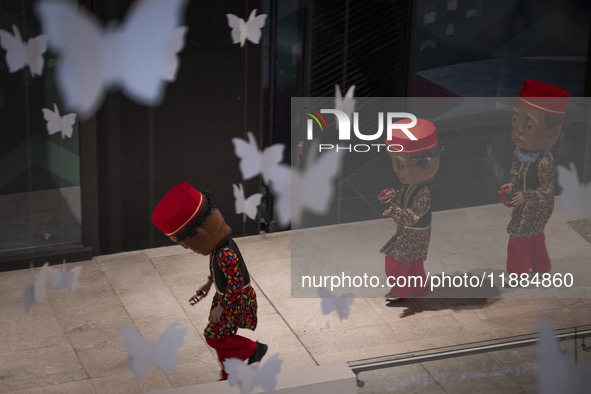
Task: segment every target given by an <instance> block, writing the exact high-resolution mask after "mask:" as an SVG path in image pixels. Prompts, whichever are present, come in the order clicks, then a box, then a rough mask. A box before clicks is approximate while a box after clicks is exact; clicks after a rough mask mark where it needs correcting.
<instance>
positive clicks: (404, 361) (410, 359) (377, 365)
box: [347, 327, 591, 375]
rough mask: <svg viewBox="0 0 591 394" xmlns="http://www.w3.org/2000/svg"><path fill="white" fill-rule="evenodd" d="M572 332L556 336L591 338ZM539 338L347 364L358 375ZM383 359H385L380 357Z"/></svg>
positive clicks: (529, 342)
mask: <svg viewBox="0 0 591 394" xmlns="http://www.w3.org/2000/svg"><path fill="white" fill-rule="evenodd" d="M568 330H573V331H572V332H567V333H563V334H557V335H555V338H557V339H559V340H561V341H563V340H569V339H577V338H586V337H590V336H591V329H585V330H582V331H577V327H572V328H569V329H568ZM538 341H539V338H537V337H536V338H528V339H521V340H515V341H508V342H501V343H495V344H488V345H478V346H473V347H468V348H464V349H455V350H445V351H440V352H435V353H431V354H424V355H416V354H412V355H409V356H407V357H400V358H396V359H391V360H378V358H370V359H364V360H356V361H349V362H347V364H348V365H349V368H351V370H352V371H353V372H354V373H355V375H358V374H359V373H360V372H365V371H372V370H376V369H383V368H392V367H398V366H402V365H409V364H417V363H423V362H428V361H437V360H444V359H447V358H453V357H461V356H469V355H473V354H480V353H487V352H493V351H499V350H508V349H515V348H520V347H525V346H531V345H534V344H536V343H537V342H538ZM380 358H381V359H383V357H380Z"/></svg>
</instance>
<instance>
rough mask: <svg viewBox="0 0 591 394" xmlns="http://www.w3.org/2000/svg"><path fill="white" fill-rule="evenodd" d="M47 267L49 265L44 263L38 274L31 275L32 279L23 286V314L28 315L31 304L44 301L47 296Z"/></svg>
mask: <svg viewBox="0 0 591 394" xmlns="http://www.w3.org/2000/svg"><path fill="white" fill-rule="evenodd" d="M48 266H49V263H45V264H44V265H43V267H41V269H40V270H39V272H37V275H35V274H33V277H32V278H31V279H30V280H29V281H28V282H27V283H26V284H25V287H24V289H23V295H24V298H25V313H29V309H31V307H32V306H33V304H35V303H38V302H44V301H45V297H46V295H47V288H46V282H47V277H48V275H47V268H48ZM31 271H32V269H31Z"/></svg>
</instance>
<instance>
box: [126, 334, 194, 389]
mask: <svg viewBox="0 0 591 394" xmlns="http://www.w3.org/2000/svg"><path fill="white" fill-rule="evenodd" d="M186 332H187V329H186V328H181V327H177V324H176V323H172V324H171V325H169V326H168V327H167V328H166V330H164V333H162V335H161V336H160V338H159V339H158V341H156V342H155V343H148V342H146V340H145V339H144V337H143V336H142V334H140V333H139V332H138V331H137V330H134V329H132V328H129V327H123V328H122V329H121V335H122V336H123V343H124V344H125V347H126V348H127V353H128V355H129V364H130V367H131V371H132V372H133V374H134V375H135V376H136V377H137V378H140V377H142V376H144V375H145V374H146V372H147V371H148V369H149V368H150V367H152V366H157V367H158V368H160V369H162V370H163V371H164V372H172V370H173V369H174V366H175V364H176V361H177V351H178V350H179V349H180V348H181V347H182V346H183V342H184V341H185V334H186Z"/></svg>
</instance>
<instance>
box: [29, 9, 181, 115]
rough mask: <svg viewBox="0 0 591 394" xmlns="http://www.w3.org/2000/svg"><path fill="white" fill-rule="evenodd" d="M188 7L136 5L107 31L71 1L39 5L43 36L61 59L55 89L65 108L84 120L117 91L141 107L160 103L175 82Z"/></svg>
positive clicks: (110, 25)
mask: <svg viewBox="0 0 591 394" xmlns="http://www.w3.org/2000/svg"><path fill="white" fill-rule="evenodd" d="M187 3H188V0H137V1H136V2H135V3H134V4H133V5H132V7H131V8H130V11H129V13H128V15H127V16H126V18H125V20H124V22H122V23H121V24H120V25H117V24H116V23H111V24H109V25H108V26H107V27H105V28H104V29H103V28H102V26H101V25H100V23H99V21H98V19H96V18H95V17H94V16H93V15H92V14H90V13H88V12H81V11H79V10H78V9H77V7H76V5H75V4H73V3H71V2H64V1H57V0H41V1H39V2H38V3H37V4H36V11H37V14H38V16H39V19H40V20H41V25H42V27H43V32H44V33H45V34H47V36H48V43H49V46H50V48H52V49H53V50H55V51H56V52H57V53H58V54H59V62H58V66H57V71H56V73H57V84H58V87H59V90H60V92H61V95H62V97H63V99H64V102H65V105H66V107H67V108H68V109H69V110H72V111H73V112H76V113H77V114H79V116H80V117H81V118H82V119H83V120H85V119H87V118H88V117H90V116H92V115H93V114H94V112H95V111H96V110H97V108H98V107H99V106H100V104H101V103H102V101H103V99H104V96H105V94H106V92H107V91H108V89H109V88H114V87H119V88H121V90H122V91H123V92H124V93H125V94H126V95H127V97H129V98H130V99H132V100H134V101H135V102H137V103H139V104H141V105H148V106H154V105H158V104H160V103H161V102H162V100H163V99H164V89H165V86H166V82H173V81H174V80H175V79H176V72H177V69H178V65H179V60H178V57H177V53H178V52H179V51H180V50H181V49H182V48H183V47H184V45H185V33H186V30H187V28H186V27H185V26H180V23H181V17H182V15H183V12H184V9H185V6H186V4H187Z"/></svg>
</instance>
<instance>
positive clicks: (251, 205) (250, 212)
mask: <svg viewBox="0 0 591 394" xmlns="http://www.w3.org/2000/svg"><path fill="white" fill-rule="evenodd" d="M232 188H233V189H234V198H235V199H236V200H235V202H234V206H235V207H236V213H237V214H241V213H244V214H246V216H248V217H249V218H251V219H252V220H254V219H255V218H256V216H257V208H258V206H259V204H260V203H261V199H262V198H263V195H262V194H261V193H255V194H253V195H252V196H250V197H248V198H247V199H245V198H244V187H243V186H242V183H239V184H238V186H236V185H234V184H233V185H232Z"/></svg>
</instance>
